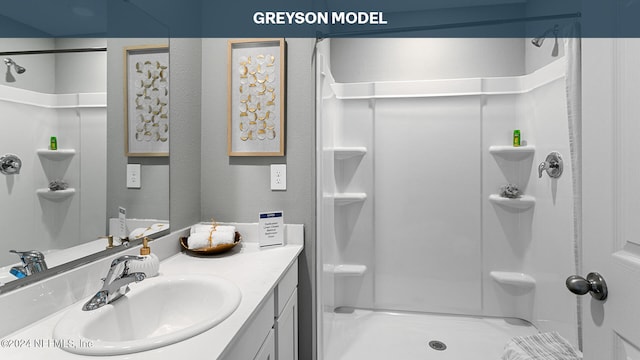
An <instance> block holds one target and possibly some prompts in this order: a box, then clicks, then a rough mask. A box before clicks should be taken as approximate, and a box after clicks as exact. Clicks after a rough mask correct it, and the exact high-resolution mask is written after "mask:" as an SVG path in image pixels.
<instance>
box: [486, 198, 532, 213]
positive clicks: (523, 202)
mask: <svg viewBox="0 0 640 360" xmlns="http://www.w3.org/2000/svg"><path fill="white" fill-rule="evenodd" d="M489 201H491V202H492V203H494V204H498V205H501V206H504V207H508V208H512V209H516V210H526V209H529V208H531V207H533V206H534V205H535V204H536V199H535V198H534V197H533V196H530V195H523V196H520V197H518V198H513V199H511V198H506V197H502V196H500V195H498V194H491V195H489Z"/></svg>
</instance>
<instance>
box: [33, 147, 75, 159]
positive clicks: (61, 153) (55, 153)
mask: <svg viewBox="0 0 640 360" xmlns="http://www.w3.org/2000/svg"><path fill="white" fill-rule="evenodd" d="M37 153H38V155H39V156H41V157H43V158H45V159H49V160H56V161H59V160H64V159H68V158H70V157H72V156H73V155H75V154H76V150H75V149H60V150H49V149H38V150H37Z"/></svg>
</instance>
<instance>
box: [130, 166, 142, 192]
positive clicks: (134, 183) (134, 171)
mask: <svg viewBox="0 0 640 360" xmlns="http://www.w3.org/2000/svg"><path fill="white" fill-rule="evenodd" d="M140 183H141V180H140V164H127V187H128V188H129V189H140Z"/></svg>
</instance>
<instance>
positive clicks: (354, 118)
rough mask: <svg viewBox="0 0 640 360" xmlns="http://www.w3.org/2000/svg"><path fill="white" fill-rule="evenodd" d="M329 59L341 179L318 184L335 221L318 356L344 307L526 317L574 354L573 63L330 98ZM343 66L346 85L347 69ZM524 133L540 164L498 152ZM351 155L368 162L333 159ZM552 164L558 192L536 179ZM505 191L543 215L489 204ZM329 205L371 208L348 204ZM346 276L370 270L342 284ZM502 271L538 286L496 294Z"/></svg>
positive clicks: (324, 119) (371, 86)
mask: <svg viewBox="0 0 640 360" xmlns="http://www.w3.org/2000/svg"><path fill="white" fill-rule="evenodd" d="M332 41H336V40H332ZM353 41H354V40H351V42H350V43H349V44H350V45H351V46H352V48H357V47H356V46H355V45H354V43H353ZM369 41H371V40H369ZM422 41H424V39H422ZM328 48H329V46H328V45H327V44H320V45H319V53H320V57H319V58H323V59H324V60H323V61H319V66H322V69H323V71H324V75H323V76H321V78H322V80H323V81H319V83H320V84H319V87H320V88H322V89H323V90H322V94H323V99H322V100H321V101H320V102H319V105H320V106H319V108H321V109H320V113H321V115H322V116H321V117H320V119H321V120H320V123H319V147H320V146H322V148H323V149H324V150H325V151H323V152H322V155H321V156H319V159H318V160H319V163H321V162H322V163H323V164H325V165H323V166H325V169H324V170H326V168H329V167H330V168H331V169H330V170H331V171H330V172H326V171H324V170H323V169H319V172H318V174H319V177H320V179H321V183H320V184H319V192H320V194H322V195H323V199H324V200H323V202H322V204H321V205H320V206H321V209H324V213H325V214H330V216H326V217H324V218H322V217H321V218H320V219H319V231H320V233H319V237H318V241H319V247H320V250H319V254H320V256H321V257H320V259H319V262H320V263H321V264H322V266H323V269H324V271H323V273H322V275H321V276H322V278H321V280H320V282H319V284H321V286H322V290H321V291H320V293H321V294H322V296H321V297H322V298H321V300H320V301H321V302H322V304H321V305H320V306H319V309H321V310H320V311H324V312H323V313H321V314H319V316H322V318H323V319H324V322H323V324H322V325H321V328H322V330H323V332H324V337H323V340H321V342H320V343H319V347H320V348H322V346H326V345H327V344H328V343H329V342H331V340H330V339H337V338H340V337H341V331H344V329H340V328H336V327H332V324H331V318H332V316H333V315H332V310H333V309H334V308H336V307H341V306H351V307H358V308H373V309H392V310H400V311H403V310H404V311H422V312H439V313H455V314H466V315H481V316H500V317H517V318H521V319H525V320H528V321H531V322H533V323H534V324H535V325H536V326H537V327H538V328H539V329H540V330H542V331H547V330H556V331H559V332H560V333H561V334H562V335H563V336H565V337H566V338H568V339H569V340H570V341H572V342H573V343H574V344H577V328H576V309H575V306H576V303H575V297H574V296H573V295H572V294H570V293H569V292H568V291H567V290H565V288H564V279H565V278H566V277H567V276H568V275H570V274H572V273H574V272H575V270H574V259H573V233H572V231H573V222H572V216H573V213H572V211H573V209H572V206H573V203H572V191H573V190H572V175H573V174H572V173H571V166H570V153H569V143H568V130H567V128H568V125H567V114H566V95H565V89H564V71H565V65H564V60H563V59H561V60H558V61H555V62H553V63H551V64H550V65H548V66H545V67H544V68H543V69H540V70H539V71H536V72H534V73H532V74H529V75H525V76H497V77H483V76H478V77H472V78H460V79H437V80H423V81H420V80H417V81H373V82H358V83H333V85H331V86H329V83H331V82H332V80H333V79H332V77H331V66H329V64H328V63H329V61H328V59H329V57H330V56H329V54H328ZM335 48H341V47H340V46H338V47H336V46H333V45H332V46H331V49H332V50H333V49H335ZM516 50H517V49H516ZM520 50H521V49H520ZM440 55H441V56H443V57H444V58H446V55H442V54H440ZM339 58H340V57H339V56H333V55H332V56H331V59H332V60H334V61H335V60H336V59H339ZM354 65H355V64H354ZM332 66H333V64H332ZM337 67H338V68H341V69H342V70H341V71H342V72H343V73H348V71H346V70H348V69H349V64H345V63H341V64H339V65H337ZM345 71H346V72H345ZM496 71H497V70H496ZM359 74H360V73H359ZM358 76H360V75H358ZM373 76H375V75H373ZM329 88H331V89H329ZM325 110H326V111H325ZM514 129H520V130H521V131H522V135H523V136H522V138H523V140H524V141H525V142H526V144H528V145H529V146H532V147H535V150H534V152H533V153H532V154H530V155H524V156H517V158H513V157H508V158H504V157H503V156H502V155H496V154H493V153H491V152H490V151H489V147H490V146H495V145H507V146H508V145H511V140H512V134H513V130H514ZM344 147H347V148H349V147H351V148H354V147H364V148H366V149H367V151H366V153H364V154H363V155H359V156H354V157H350V158H348V159H340V156H337V155H336V154H335V153H333V152H331V151H327V149H329V148H333V149H340V148H344ZM550 151H559V152H560V153H561V154H562V155H563V157H564V159H565V165H566V166H565V168H564V173H563V175H562V177H561V178H560V179H558V180H551V179H549V177H548V176H547V175H546V173H545V174H544V175H543V177H542V178H540V179H539V178H538V174H537V165H538V164H539V163H540V162H541V161H543V160H544V159H545V157H546V155H547V154H548V153H549V152H550ZM329 158H330V159H329ZM506 183H517V184H518V185H519V186H520V188H521V189H522V190H523V191H524V193H525V194H526V195H528V196H532V197H533V198H535V205H534V206H533V207H532V208H529V209H520V210H518V209H514V208H509V207H504V206H502V205H499V204H495V203H493V202H491V201H489V197H490V195H491V194H496V193H497V192H498V190H499V187H500V186H501V185H504V184H506ZM332 193H337V194H346V195H353V194H365V195H366V198H364V199H362V198H360V200H358V201H352V202H350V203H345V202H338V201H333V199H334V198H336V196H335V195H334V196H333V197H332V196H331V194H332ZM352 197H353V196H352ZM331 218H332V219H333V220H331V221H330V219H331ZM342 265H356V266H360V267H359V269H363V268H366V271H364V273H358V272H357V271H355V272H349V271H347V272H346V275H345V273H341V272H340V271H334V270H335V268H336V267H340V266H342ZM351 269H354V267H353V266H352V267H351ZM496 271H497V272H502V273H503V274H505V273H506V274H509V275H511V276H515V277H519V278H523V277H525V276H527V277H528V279H534V280H535V282H536V284H535V286H534V287H530V286H528V285H527V284H526V282H522V281H516V282H515V284H513V283H510V284H507V283H504V282H498V281H496V280H495V279H494V277H493V276H492V275H491V272H496ZM323 344H324V345H323Z"/></svg>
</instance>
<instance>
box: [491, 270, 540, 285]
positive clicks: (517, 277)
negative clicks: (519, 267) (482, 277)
mask: <svg viewBox="0 0 640 360" xmlns="http://www.w3.org/2000/svg"><path fill="white" fill-rule="evenodd" d="M489 275H491V277H492V278H493V280H495V281H496V282H498V283H500V284H503V285H512V286H518V287H521V288H533V287H535V286H536V279H534V278H533V277H531V276H530V275H527V274H525V273H521V272H511V271H491V272H490V273H489Z"/></svg>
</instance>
